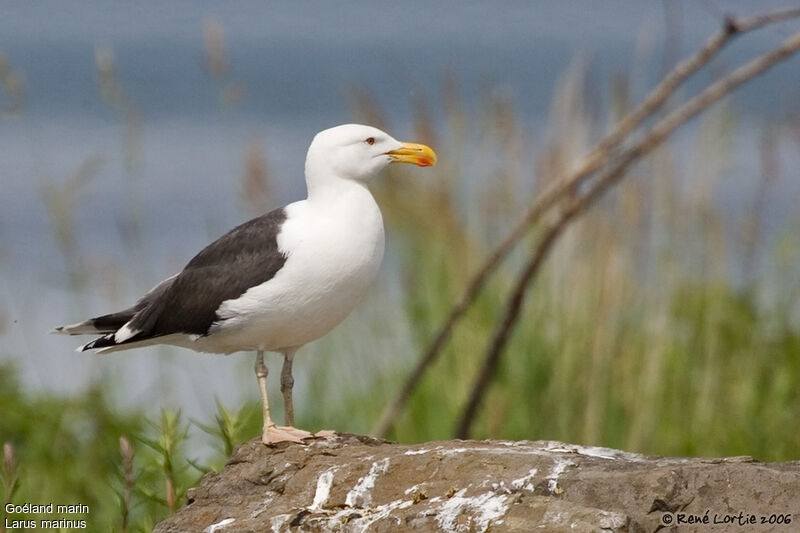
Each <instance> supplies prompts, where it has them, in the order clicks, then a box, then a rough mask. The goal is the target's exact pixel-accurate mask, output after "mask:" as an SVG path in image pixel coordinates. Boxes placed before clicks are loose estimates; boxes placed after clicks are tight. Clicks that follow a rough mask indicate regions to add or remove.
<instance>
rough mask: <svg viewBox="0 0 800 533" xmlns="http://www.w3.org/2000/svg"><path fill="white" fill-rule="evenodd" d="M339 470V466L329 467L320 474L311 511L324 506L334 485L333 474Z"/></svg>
mask: <svg viewBox="0 0 800 533" xmlns="http://www.w3.org/2000/svg"><path fill="white" fill-rule="evenodd" d="M337 470H339V468H338V467H335V466H334V467H333V468H329V469H328V470H326V471H324V472H323V473H322V474H320V475H319V477H318V478H317V490H316V491H315V492H314V501H313V502H311V507H309V508H308V510H309V511H319V510H321V509H322V506H323V505H325V503H326V502H327V501H328V496H329V495H330V492H331V485H333V474H335V473H336V471H337Z"/></svg>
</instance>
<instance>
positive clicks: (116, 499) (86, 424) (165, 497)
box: [0, 365, 260, 532]
mask: <svg viewBox="0 0 800 533" xmlns="http://www.w3.org/2000/svg"><path fill="white" fill-rule="evenodd" d="M251 411H252V410H250V411H249V410H248V409H247V408H243V409H242V410H239V411H233V412H232V411H228V410H226V409H225V408H224V407H223V406H222V405H219V406H218V413H217V415H216V417H215V421H214V423H213V424H211V425H203V426H202V429H203V430H204V431H207V432H209V433H211V434H213V435H215V436H216V437H217V438H216V439H215V441H217V442H219V443H221V444H222V445H223V446H224V447H223V448H222V449H219V450H215V451H214V452H213V453H212V454H210V456H209V457H204V458H203V459H202V463H200V462H199V461H198V460H197V459H196V457H195V455H194V454H197V453H201V452H199V451H198V448H199V447H198V446H197V444H196V443H197V441H196V440H195V441H193V442H188V441H187V435H188V433H189V427H190V424H189V422H188V421H186V420H185V419H183V418H182V417H181V415H180V412H172V411H162V413H161V416H160V418H159V419H158V420H157V421H150V420H148V418H147V417H146V415H145V414H144V413H142V412H140V411H130V412H120V411H119V410H112V409H111V407H110V402H109V400H108V392H107V391H105V390H104V389H103V388H99V387H92V388H90V389H88V390H86V391H84V392H83V393H82V394H80V395H77V396H74V397H70V398H62V397H57V396H50V395H47V394H38V395H31V394H28V393H26V392H24V391H23V390H22V388H21V387H20V384H19V383H18V381H17V379H16V376H15V372H14V371H13V368H12V367H10V366H8V365H5V366H0V412H1V413H3V415H2V416H0V435H2V438H3V439H4V443H3V444H4V448H5V451H6V453H5V456H6V457H5V459H6V460H5V461H4V464H3V471H2V479H0V486H2V490H3V494H2V499H3V501H4V502H5V501H6V500H8V501H10V502H12V503H15V504H19V505H21V504H23V503H25V502H30V503H35V504H47V503H50V502H53V503H55V504H61V505H73V504H83V505H87V506H88V507H89V513H88V514H85V515H78V514H64V515H58V514H43V515H36V514H29V515H22V514H13V515H12V516H10V517H9V520H26V519H37V518H46V519H55V520H58V519H62V518H63V519H68V520H80V519H83V520H86V521H87V523H88V524H89V529H90V530H92V531H137V532H138V531H141V532H148V531H151V530H152V528H153V527H154V526H155V524H156V523H158V522H159V521H160V520H163V519H164V518H166V517H167V516H169V514H171V513H172V512H173V511H174V510H175V509H176V508H177V507H180V506H181V505H182V504H183V502H184V501H185V494H186V490H187V489H188V488H190V487H192V486H194V485H195V484H196V483H197V482H198V480H199V479H200V476H201V475H202V474H203V473H205V472H208V471H211V470H212V469H219V468H221V467H222V465H223V464H224V461H225V459H226V458H227V457H228V456H229V455H230V451H231V448H230V447H229V445H228V443H229V442H235V443H240V442H243V441H244V440H247V438H249V437H250V436H252V435H253V434H254V433H255V432H257V431H258V428H259V427H260V420H257V417H255V416H253V413H252V412H251ZM256 414H260V411H258V412H257V413H256ZM243 428H246V430H245V431H244V432H243ZM9 455H10V456H11V457H12V459H9V458H8V457H9ZM3 518H5V513H4V509H3V510H0V523H3ZM2 530H3V528H2V527H0V531H2Z"/></svg>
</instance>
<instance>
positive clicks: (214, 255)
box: [84, 208, 286, 350]
mask: <svg viewBox="0 0 800 533" xmlns="http://www.w3.org/2000/svg"><path fill="white" fill-rule="evenodd" d="M285 220H286V212H285V211H284V210H283V209H282V208H281V209H276V210H274V211H271V212H269V213H267V214H266V215H263V216H260V217H258V218H254V219H253V220H250V221H248V222H245V223H244V224H242V225H240V226H237V227H236V228H234V229H232V230H231V231H229V232H228V233H226V234H225V235H223V236H222V237H220V238H219V239H217V240H216V241H214V242H213V243H211V244H209V245H208V246H206V247H205V248H204V249H203V250H202V251H201V252H200V253H199V254H197V255H196V256H195V257H194V258H193V259H192V260H191V261H189V263H188V264H187V265H186V268H184V269H183V271H182V272H181V273H180V274H178V275H177V276H176V277H174V279H171V280H167V281H165V282H164V283H162V284H161V285H166V287H165V288H164V289H163V290H161V291H159V294H157V295H156V297H154V298H142V300H140V302H139V303H138V304H137V305H136V306H134V307H133V308H132V309H131V310H136V313H135V315H134V316H133V318H132V320H131V321H130V324H129V328H130V329H131V330H132V331H135V332H136V334H135V335H133V336H132V337H130V338H128V339H126V340H124V341H123V342H121V343H116V342H115V341H114V335H113V334H109V335H105V336H103V337H100V338H99V339H96V340H95V341H92V342H91V343H89V344H87V345H86V346H85V347H84V349H86V350H89V349H93V348H103V347H107V346H116V345H117V344H126V343H129V342H136V341H141V340H145V339H150V338H153V337H160V336H162V335H170V334H172V333H185V334H194V335H206V334H207V333H208V332H209V329H210V328H211V325H212V324H213V323H214V322H215V321H216V320H217V318H218V317H217V309H219V307H220V305H221V304H222V302H224V301H225V300H231V299H235V298H238V297H239V296H241V295H242V294H244V293H245V292H246V291H247V290H248V289H250V288H251V287H255V286H257V285H260V284H261V283H264V282H266V281H269V280H270V279H272V278H273V277H274V276H275V274H276V273H277V272H278V271H279V270H280V269H281V268H282V267H283V265H284V264H285V263H286V256H285V255H284V254H283V253H282V252H281V251H280V250H279V249H278V233H280V230H281V226H282V224H283V222H284V221H285ZM169 281H171V283H169V284H167V282H169ZM161 285H159V286H158V287H156V289H159V288H161ZM156 289H154V290H153V291H151V293H154V292H156ZM145 300H147V301H145ZM142 302H144V304H143V306H142V308H141V309H136V308H137V307H139V306H140V305H141V304H142ZM123 313H124V312H123ZM119 314H120V315H121V314H122V313H119ZM106 316H108V317H111V316H113V315H106ZM100 318H104V317H100ZM115 318H116V317H115Z"/></svg>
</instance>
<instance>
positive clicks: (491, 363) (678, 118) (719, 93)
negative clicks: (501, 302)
mask: <svg viewBox="0 0 800 533" xmlns="http://www.w3.org/2000/svg"><path fill="white" fill-rule="evenodd" d="M798 49H800V32H798V33H796V34H794V35H792V36H791V37H789V38H788V39H786V40H785V41H784V42H783V43H781V45H780V46H778V47H777V48H775V49H774V50H772V51H770V52H768V53H766V54H764V55H762V56H759V57H757V58H756V59H753V60H751V61H749V62H748V63H746V64H744V65H742V66H741V67H739V68H737V69H736V70H734V71H733V72H731V73H730V74H728V75H727V76H725V77H723V78H721V79H719V80H717V81H716V82H714V83H713V84H711V85H710V86H709V87H708V88H707V89H706V90H704V91H703V92H701V93H700V94H698V95H697V96H695V97H694V98H692V99H691V100H689V101H688V102H686V103H685V104H683V105H682V106H680V107H678V108H677V109H675V110H674V111H672V112H671V113H669V114H668V115H667V116H666V117H664V118H663V119H661V120H660V121H659V122H658V123H656V124H655V125H654V126H653V127H652V128H651V129H650V130H649V131H648V132H647V133H646V134H644V135H643V136H642V138H641V139H640V140H639V141H638V142H635V143H634V144H633V145H632V146H631V147H629V148H627V149H625V150H624V151H623V152H622V153H621V154H620V155H619V156H618V159H617V161H616V162H615V163H614V164H613V166H612V167H611V168H610V169H609V170H608V171H606V172H604V173H603V174H601V175H600V177H598V178H597V180H596V181H595V182H594V183H593V184H592V187H591V188H590V190H589V191H588V192H586V193H584V194H583V195H582V196H579V197H574V201H572V202H570V204H569V205H568V206H567V207H566V208H565V209H564V210H563V211H562V212H561V214H560V216H559V217H558V219H557V220H556V221H555V222H553V223H552V225H551V226H550V227H549V228H548V229H547V230H546V231H545V233H544V235H543V237H542V239H541V241H540V242H539V244H538V245H537V246H536V248H534V250H533V253H532V254H531V256H530V258H529V260H528V262H527V263H526V265H525V268H523V270H522V272H521V274H520V276H519V277H518V279H517V281H516V283H515V284H514V291H513V292H512V296H511V298H510V299H509V301H508V305H507V307H506V310H505V312H504V314H503V319H502V320H501V321H500V324H499V326H498V328H497V330H496V331H495V334H494V336H493V337H492V341H491V343H490V344H489V348H488V350H487V351H486V354H485V356H484V360H483V364H482V365H481V371H480V373H479V374H478V377H477V378H476V380H475V382H474V384H473V387H472V389H471V391H470V395H469V399H468V401H467V404H466V406H465V408H464V411H463V413H462V416H461V419H460V421H459V423H458V425H457V428H456V432H455V437H456V438H462V439H465V438H468V437H469V435H470V430H471V427H472V424H473V422H474V420H475V417H476V414H477V409H478V407H479V405H480V402H481V400H482V398H483V396H484V395H485V393H486V390H487V387H488V384H489V382H490V381H491V378H492V376H493V375H494V373H495V371H496V369H497V366H498V364H499V362H500V358H501V356H502V353H503V350H504V349H505V347H506V345H507V344H508V339H509V337H510V335H511V333H512V332H513V329H514V326H515V325H516V324H517V322H518V320H519V315H520V311H521V309H522V304H523V302H524V300H525V293H526V291H527V289H528V287H529V286H530V283H531V280H532V279H533V277H534V275H535V274H536V273H537V272H538V271H539V268H540V266H541V265H542V263H543V262H544V259H545V258H546V257H547V254H548V253H549V251H550V250H551V249H552V245H553V244H554V243H555V242H556V240H557V238H558V236H559V235H560V234H561V233H562V232H563V230H564V229H565V228H566V227H567V226H568V225H569V223H570V222H571V221H572V220H573V219H574V218H575V217H576V216H577V215H579V214H581V213H582V212H583V211H585V210H586V209H587V208H588V207H590V206H591V205H593V204H594V203H595V202H596V201H597V200H598V198H600V197H601V196H602V195H603V194H604V193H605V192H606V191H608V190H609V189H610V188H611V187H612V186H613V185H615V184H616V183H617V182H619V180H620V179H621V178H622V177H623V176H624V175H625V174H626V172H627V170H628V168H629V167H630V165H631V164H633V163H634V162H636V161H638V160H639V159H641V158H642V157H643V156H645V155H646V154H648V153H649V152H650V151H651V150H653V148H655V147H656V146H658V145H659V144H661V143H662V142H663V141H664V139H666V138H667V137H668V136H669V135H670V134H672V133H673V132H674V131H675V130H676V129H677V128H678V127H680V126H681V125H683V124H684V123H685V122H687V121H688V120H689V119H691V118H692V117H694V116H695V115H697V114H698V113H700V112H701V111H703V110H705V109H706V108H707V107H709V106H710V105H711V104H713V103H714V102H716V101H717V100H719V99H720V98H722V97H723V96H725V95H727V94H728V93H730V92H731V91H733V90H734V89H736V88H737V87H738V86H740V85H741V84H743V83H744V82H746V81H748V80H750V79H752V78H754V77H755V76H757V75H759V74H760V73H762V72H764V71H765V70H767V69H768V68H770V67H772V66H773V65H775V64H777V63H779V62H780V61H782V60H784V59H786V58H787V57H789V56H790V55H792V54H794V53H795V52H797V50H798Z"/></svg>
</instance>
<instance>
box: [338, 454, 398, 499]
mask: <svg viewBox="0 0 800 533" xmlns="http://www.w3.org/2000/svg"><path fill="white" fill-rule="evenodd" d="M387 470H389V458H388V457H384V458H383V459H381V460H380V461H376V462H374V463H372V466H371V467H370V469H369V473H368V474H367V475H366V476H364V477H362V478H360V479H359V480H358V483H356V486H355V487H353V488H352V489H350V492H348V493H347V497H346V498H345V501H344V503H345V505H347V506H348V507H366V506H368V505H370V504H371V503H372V494H371V491H372V489H373V488H374V487H375V480H376V479H377V478H378V475H380V474H385V473H386V471H387Z"/></svg>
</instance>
